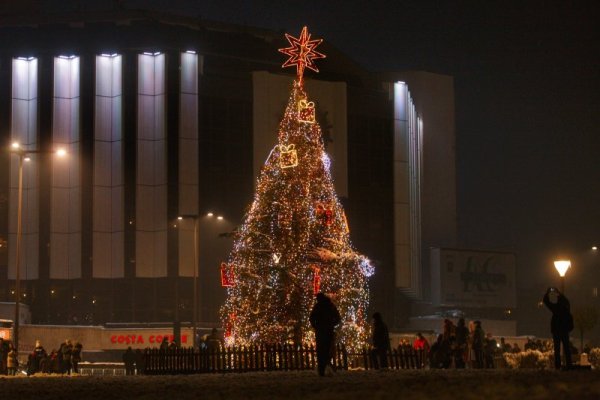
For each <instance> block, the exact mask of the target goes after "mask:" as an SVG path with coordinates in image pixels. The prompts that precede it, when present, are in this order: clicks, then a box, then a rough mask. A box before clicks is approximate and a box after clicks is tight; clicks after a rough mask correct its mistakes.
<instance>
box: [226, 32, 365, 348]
mask: <svg viewBox="0 0 600 400" xmlns="http://www.w3.org/2000/svg"><path fill="white" fill-rule="evenodd" d="M286 37H287V39H288V41H289V42H290V45H291V47H289V48H286V49H280V51H281V52H282V53H284V54H287V55H289V56H290V58H289V59H288V60H287V61H286V63H285V64H284V65H283V66H284V67H286V66H296V68H297V79H296V81H294V84H293V88H292V91H291V95H290V97H289V100H288V104H287V107H286V110H285V115H284V117H283V120H282V121H281V123H280V126H279V143H278V144H277V145H276V146H275V147H274V148H273V150H271V153H270V154H269V156H268V158H267V160H266V162H265V165H264V166H263V169H262V171H261V175H260V177H259V179H258V184H257V188H256V194H255V196H254V201H253V203H252V206H251V207H250V210H249V212H248V213H247V215H246V217H245V221H244V223H243V225H242V226H241V228H240V229H239V231H238V233H237V237H236V240H235V242H234V248H233V250H232V252H231V254H230V256H229V260H228V263H223V264H222V265H221V278H222V284H223V286H225V287H227V295H228V296H227V301H226V303H225V304H224V305H223V307H222V309H221V315H222V319H223V325H224V328H225V339H226V342H227V343H228V344H239V345H248V344H259V343H289V342H293V343H296V344H299V343H307V342H312V341H313V340H314V334H313V332H312V330H311V328H310V324H309V321H308V316H309V314H310V311H311V309H312V306H313V305H314V301H315V295H316V294H317V293H318V292H323V293H326V294H328V295H329V296H330V297H331V298H332V300H333V301H334V303H335V304H336V305H337V307H338V309H339V311H340V315H341V316H342V325H341V327H340V328H339V329H338V332H337V335H338V336H337V337H338V340H339V341H340V342H341V343H343V344H345V345H346V346H347V347H349V348H357V347H358V346H361V345H362V344H364V341H365V339H366V321H365V317H366V310H367V306H368V299H369V292H368V286H367V278H368V277H369V276H371V275H372V274H373V272H374V270H373V267H372V266H371V264H370V262H369V260H368V259H367V258H366V257H364V256H362V255H360V254H358V253H357V252H355V251H354V249H353V248H352V244H351V243H350V238H349V232H350V230H349V227H348V222H347V220H346V215H345V213H344V210H343V208H342V205H341V204H340V202H339V200H338V198H337V195H336V193H335V189H334V186H333V181H332V178H331V173H330V159H329V157H328V155H327V153H326V152H325V148H324V145H323V140H322V137H321V128H320V126H319V124H318V123H317V122H316V121H315V107H314V103H313V102H311V101H309V99H308V96H307V94H306V92H305V90H304V87H303V76H304V69H305V68H309V69H312V70H314V71H316V72H318V70H317V68H316V66H315V64H314V59H317V58H324V57H325V56H324V55H323V54H321V53H318V52H316V51H315V48H316V47H317V46H318V45H319V44H320V43H321V41H322V39H319V40H311V39H310V34H308V32H307V29H306V27H304V28H303V30H302V33H301V35H300V38H298V39H297V38H294V37H292V36H290V35H287V34H286Z"/></svg>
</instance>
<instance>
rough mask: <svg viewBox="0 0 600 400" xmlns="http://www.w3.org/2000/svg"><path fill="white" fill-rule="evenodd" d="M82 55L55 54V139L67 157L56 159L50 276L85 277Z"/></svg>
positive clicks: (53, 168)
mask: <svg viewBox="0 0 600 400" xmlns="http://www.w3.org/2000/svg"><path fill="white" fill-rule="evenodd" d="M79 102H80V100H79V57H74V56H60V57H55V58H54V92H53V111H52V142H53V146H54V147H55V148H58V147H62V148H64V149H65V150H66V151H67V153H68V156H67V157H66V158H61V159H57V158H54V159H53V160H52V183H51V206H50V278H51V279H77V278H81V173H80V164H79V163H80V159H79V157H80V155H79V140H80V138H79V135H80V128H79Z"/></svg>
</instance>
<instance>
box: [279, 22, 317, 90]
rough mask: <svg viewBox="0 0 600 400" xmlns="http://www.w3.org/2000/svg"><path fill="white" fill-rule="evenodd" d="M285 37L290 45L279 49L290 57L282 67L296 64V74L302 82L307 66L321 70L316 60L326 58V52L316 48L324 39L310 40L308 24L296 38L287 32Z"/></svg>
mask: <svg viewBox="0 0 600 400" xmlns="http://www.w3.org/2000/svg"><path fill="white" fill-rule="evenodd" d="M285 38H286V39H287V40H288V42H290V47H286V48H284V49H279V51H280V52H281V53H283V54H286V55H288V56H289V57H290V58H288V59H287V61H286V62H285V63H283V65H282V66H281V67H282V68H285V67H292V66H294V65H295V66H296V74H297V75H298V79H299V81H300V82H302V78H303V76H304V69H305V68H308V69H311V70H313V71H315V72H319V70H318V68H317V66H316V64H315V61H314V60H316V59H319V58H325V54H323V53H319V52H318V51H315V48H316V47H317V46H318V45H320V44H321V42H322V41H323V39H314V40H310V33H308V29H307V28H306V26H305V27H304V28H302V32H301V33H300V37H299V38H295V37H293V36H292V35H289V34H287V33H286V34H285Z"/></svg>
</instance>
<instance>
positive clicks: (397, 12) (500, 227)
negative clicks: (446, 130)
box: [58, 0, 600, 289]
mask: <svg viewBox="0 0 600 400" xmlns="http://www.w3.org/2000/svg"><path fill="white" fill-rule="evenodd" d="M77 3H78V2H77V1H71V2H67V1H63V2H58V4H61V6H60V7H72V5H73V4H77ZM80 3H81V4H86V6H84V7H89V8H93V5H92V4H98V5H110V4H111V3H112V1H111V0H90V1H81V2H80ZM124 4H125V6H126V7H127V8H155V9H164V10H166V11H171V12H175V13H178V12H181V13H186V14H188V15H198V16H201V17H203V18H205V19H210V20H219V21H224V22H232V23H237V24H245V25H251V26H258V27H265V28H271V29H276V30H285V31H287V32H290V33H292V34H297V33H298V32H299V31H300V29H301V27H302V26H303V25H308V26H309V29H310V30H311V32H313V33H314V35H315V36H316V37H322V38H324V39H325V40H327V41H329V42H331V43H333V44H334V45H335V46H336V47H338V48H339V49H341V50H342V51H344V52H345V53H346V54H348V55H349V56H350V57H351V58H353V59H355V60H356V61H358V62H360V63H361V64H363V65H364V66H366V67H367V68H369V69H371V70H400V69H421V70H427V71H431V72H439V73H445V74H450V75H453V76H454V77H455V90H456V132H457V138H456V142H457V188H458V207H459V208H458V219H459V237H460V243H459V244H460V245H461V246H464V247H469V248H483V249H497V250H507V251H515V252H516V253H517V257H518V267H519V272H518V281H519V282H520V283H519V286H520V288H521V289H525V288H528V287H534V286H536V285H538V284H540V285H546V284H549V283H551V282H552V280H553V279H555V276H554V275H553V270H552V265H551V260H553V259H554V257H556V256H558V255H559V253H560V252H564V254H566V255H569V256H570V257H575V256H577V255H578V254H582V253H583V252H584V251H585V250H586V249H589V248H590V246H591V245H592V244H594V243H596V244H599V245H600V232H599V231H598V227H599V226H600V159H599V158H600V151H599V150H600V72H599V71H600V45H598V43H600V34H599V32H600V28H599V27H600V23H598V21H600V6H599V5H598V4H599V2H597V1H589V2H585V1H528V0H525V1H523V0H521V1H487V2H486V1H455V2H443V1H431V2H429V1H414V0H411V1H400V0H398V1H370V2H367V1H351V0H347V1H326V0H321V1H295V0H293V1H292V0H288V1H265V0H253V1H231V0H218V1H215V0H194V1H186V0H125V1H124ZM425 134H426V133H425ZM588 261H589V260H588ZM588 261H586V262H588ZM595 263H596V268H597V269H599V270H600V262H595ZM574 267H575V265H574Z"/></svg>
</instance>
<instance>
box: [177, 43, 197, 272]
mask: <svg viewBox="0 0 600 400" xmlns="http://www.w3.org/2000/svg"><path fill="white" fill-rule="evenodd" d="M180 71H181V76H180V85H179V86H180V93H179V213H180V214H181V215H196V216H197V217H198V214H199V209H198V173H199V171H198V168H199V158H198V157H199V156H198V55H197V54H190V53H181V68H180ZM198 218H199V217H198ZM194 226H195V223H194V219H193V218H190V219H185V220H183V221H180V223H179V228H180V229H179V246H178V249H179V275H180V276H193V275H194V268H197V266H195V262H197V260H196V259H195V254H194Z"/></svg>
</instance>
